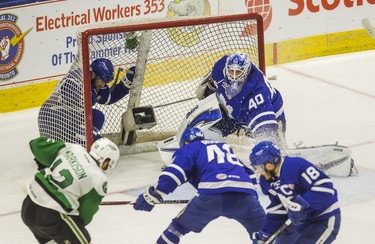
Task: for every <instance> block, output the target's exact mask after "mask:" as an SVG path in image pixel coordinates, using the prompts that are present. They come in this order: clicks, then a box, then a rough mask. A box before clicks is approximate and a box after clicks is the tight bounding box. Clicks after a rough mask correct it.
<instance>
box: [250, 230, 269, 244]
mask: <svg viewBox="0 0 375 244" xmlns="http://www.w3.org/2000/svg"><path fill="white" fill-rule="evenodd" d="M270 236H271V235H270V234H268V233H265V232H263V231H261V230H260V231H258V232H254V233H252V234H251V240H252V241H253V244H263V243H265V242H266V241H267V240H268V238H270Z"/></svg>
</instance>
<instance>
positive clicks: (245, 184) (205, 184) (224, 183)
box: [198, 180, 255, 189]
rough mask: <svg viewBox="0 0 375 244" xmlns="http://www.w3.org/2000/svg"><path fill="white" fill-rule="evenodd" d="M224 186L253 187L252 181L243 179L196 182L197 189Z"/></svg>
mask: <svg viewBox="0 0 375 244" xmlns="http://www.w3.org/2000/svg"><path fill="white" fill-rule="evenodd" d="M224 187H235V188H245V189H255V188H254V185H253V184H252V183H250V182H244V181H232V180H226V181H219V182H200V183H199V184H198V189H220V188H224Z"/></svg>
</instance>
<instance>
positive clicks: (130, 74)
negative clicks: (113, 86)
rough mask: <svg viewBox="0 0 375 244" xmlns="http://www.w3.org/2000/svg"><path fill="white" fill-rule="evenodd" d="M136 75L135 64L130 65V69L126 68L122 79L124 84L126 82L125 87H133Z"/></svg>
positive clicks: (129, 88)
mask: <svg viewBox="0 0 375 244" xmlns="http://www.w3.org/2000/svg"><path fill="white" fill-rule="evenodd" d="M134 75H135V66H133V67H130V68H129V69H128V70H126V72H125V75H124V76H123V77H122V79H121V82H122V84H124V86H125V88H126V89H128V90H131V89H132V84H133V80H134Z"/></svg>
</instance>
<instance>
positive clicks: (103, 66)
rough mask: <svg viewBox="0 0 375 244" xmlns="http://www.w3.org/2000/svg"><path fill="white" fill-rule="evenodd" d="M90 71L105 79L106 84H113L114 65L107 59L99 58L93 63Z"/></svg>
mask: <svg viewBox="0 0 375 244" xmlns="http://www.w3.org/2000/svg"><path fill="white" fill-rule="evenodd" d="M90 71H93V72H95V75H96V76H98V77H100V78H101V79H103V81H104V82H105V83H109V82H111V81H112V80H113V78H114V74H113V72H114V68H113V64H112V62H111V61H110V60H109V59H106V58H98V59H95V60H94V61H92V62H91V65H90Z"/></svg>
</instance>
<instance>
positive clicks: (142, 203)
mask: <svg viewBox="0 0 375 244" xmlns="http://www.w3.org/2000/svg"><path fill="white" fill-rule="evenodd" d="M161 202H163V198H162V197H161V196H160V194H159V193H157V192H156V190H155V187H153V186H150V187H149V188H147V190H146V191H145V192H144V193H143V194H141V195H139V197H138V198H137V201H136V203H135V204H134V206H133V208H134V209H135V210H141V211H147V212H150V211H151V210H152V209H153V208H154V206H155V204H157V203H161Z"/></svg>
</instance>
